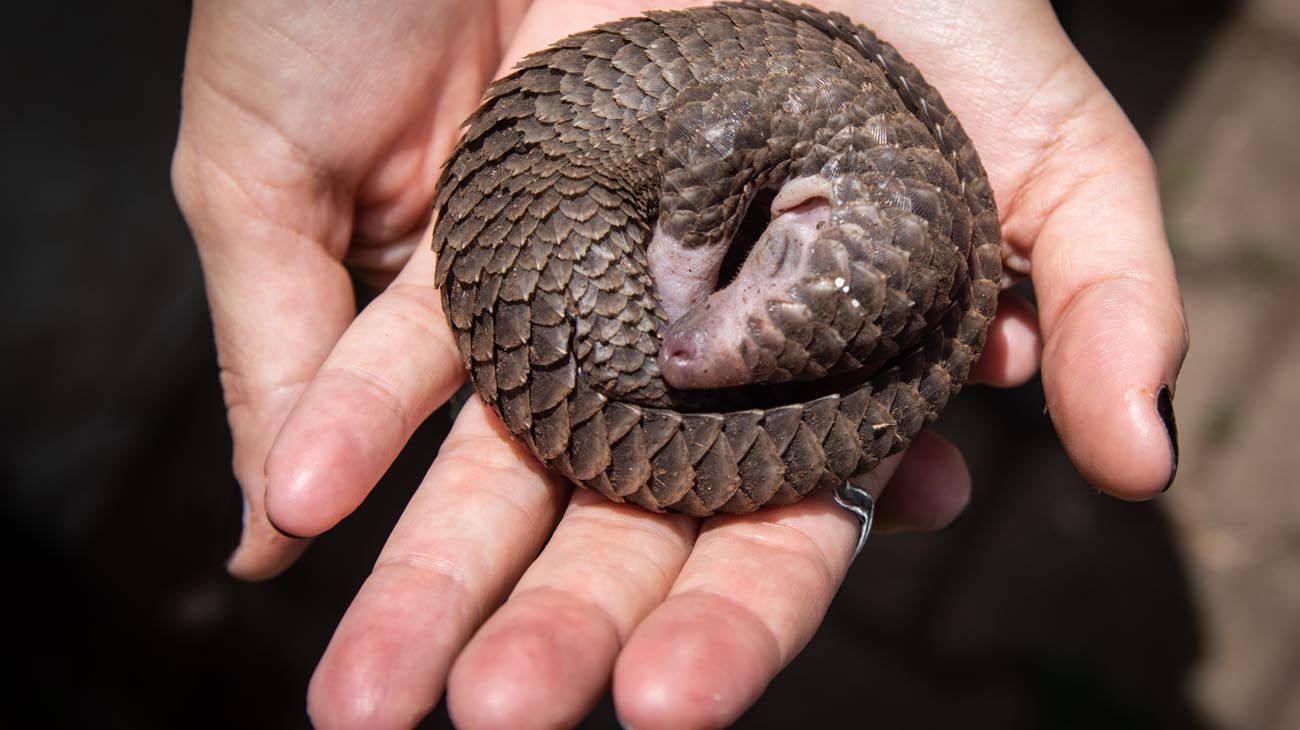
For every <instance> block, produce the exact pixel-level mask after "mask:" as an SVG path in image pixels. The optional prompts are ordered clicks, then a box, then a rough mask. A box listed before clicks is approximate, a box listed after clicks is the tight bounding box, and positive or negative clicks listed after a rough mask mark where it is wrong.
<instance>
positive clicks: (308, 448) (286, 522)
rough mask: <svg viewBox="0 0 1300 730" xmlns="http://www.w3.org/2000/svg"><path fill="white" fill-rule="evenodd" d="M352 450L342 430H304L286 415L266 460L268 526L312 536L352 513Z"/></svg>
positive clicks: (354, 501) (356, 497) (356, 500)
mask: <svg viewBox="0 0 1300 730" xmlns="http://www.w3.org/2000/svg"><path fill="white" fill-rule="evenodd" d="M354 452H355V448H354V445H353V444H352V443H351V439H350V438H349V435H348V434H347V433H346V431H340V430H338V429H328V428H309V429H303V428H302V427H301V426H300V425H299V424H297V423H295V419H294V418H293V416H290V418H289V421H288V422H287V423H286V424H285V428H284V429H283V430H282V431H281V433H280V436H279V437H278V438H277V439H276V442H275V445H274V446H272V447H271V453H270V455H269V456H268V457H267V460H266V513H267V519H268V521H269V522H270V524H271V525H272V526H273V527H274V528H275V529H276V530H279V531H280V532H281V533H283V534H285V535H288V536H291V537H293V536H315V535H319V534H321V533H323V532H325V531H326V530H328V529H330V528H331V527H333V526H334V525H335V524H337V523H338V521H339V520H341V519H342V518H343V517H344V516H345V515H347V514H348V513H349V512H351V511H352V510H353V509H356V507H357V505H358V504H359V503H360V501H359V499H360V495H356V494H355V490H353V489H349V487H350V486H351V485H352V484H354V483H356V482H355V477H354V475H353V472H354V471H355V461H352V460H349V459H348V456H349V455H350V454H353V453H354ZM367 486H368V485H367ZM362 495H364V492H362Z"/></svg>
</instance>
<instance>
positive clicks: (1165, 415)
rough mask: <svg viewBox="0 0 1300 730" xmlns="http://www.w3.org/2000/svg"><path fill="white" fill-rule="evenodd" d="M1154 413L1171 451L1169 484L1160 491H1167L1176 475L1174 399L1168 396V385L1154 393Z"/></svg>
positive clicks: (1176, 444)
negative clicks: (1166, 435) (1167, 436)
mask: <svg viewBox="0 0 1300 730" xmlns="http://www.w3.org/2000/svg"><path fill="white" fill-rule="evenodd" d="M1156 413H1159V414H1160V420H1161V421H1163V422H1164V424H1165V433H1167V434H1169V448H1170V450H1172V451H1173V460H1174V463H1173V464H1172V465H1171V466H1170V467H1169V482H1168V483H1167V484H1165V488H1164V490H1162V491H1169V487H1171V486H1173V483H1174V476H1175V475H1176V474H1178V422H1177V421H1176V420H1175V419H1174V397H1173V396H1172V395H1171V394H1170V390H1169V386H1168V385H1162V386H1160V391H1159V392H1158V393H1156Z"/></svg>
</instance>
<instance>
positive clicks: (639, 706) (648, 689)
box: [613, 592, 781, 730]
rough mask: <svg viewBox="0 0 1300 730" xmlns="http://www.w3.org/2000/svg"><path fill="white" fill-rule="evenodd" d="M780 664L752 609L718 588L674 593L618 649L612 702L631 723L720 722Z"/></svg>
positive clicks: (739, 710) (645, 727)
mask: <svg viewBox="0 0 1300 730" xmlns="http://www.w3.org/2000/svg"><path fill="white" fill-rule="evenodd" d="M720 604H726V605H720ZM780 668H781V658H780V649H779V647H778V646H777V642H776V640H775V639H774V638H773V637H772V635H771V633H770V632H769V631H767V630H766V629H765V628H764V626H763V624H762V621H761V620H760V619H758V618H757V617H756V616H754V615H752V614H750V613H748V612H745V611H741V610H737V607H736V606H734V605H731V604H727V602H726V601H725V599H722V598H720V597H718V596H711V595H708V594H704V593H699V592H696V593H692V594H679V595H677V596H674V598H673V599H672V602H671V603H670V604H665V605H664V606H663V607H662V608H661V609H660V610H659V611H656V612H655V613H654V614H652V615H651V616H650V617H649V618H648V619H647V620H646V621H645V622H644V623H643V624H642V625H641V626H640V627H638V629H637V631H636V633H635V634H633V636H632V639H631V640H630V641H629V642H628V645H627V646H626V647H625V648H624V650H623V653H622V654H620V655H619V658H618V662H617V664H616V665H615V668H614V685H613V694H614V706H615V710H616V712H617V713H618V717H619V721H620V722H621V723H623V725H624V727H631V728H636V729H637V730H655V729H656V728H686V727H726V726H728V725H730V724H731V723H733V722H735V721H736V720H737V719H738V718H739V717H740V716H741V714H743V713H744V711H745V710H746V709H747V708H748V707H749V706H750V705H751V704H753V703H754V702H755V701H756V700H757V699H758V697H759V695H761V694H762V692H763V689H765V688H766V686H767V684H768V682H769V681H770V679H771V677H772V676H775V674H776V672H777V671H778V670H779V669H780Z"/></svg>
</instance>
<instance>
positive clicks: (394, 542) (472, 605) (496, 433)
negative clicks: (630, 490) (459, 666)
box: [307, 399, 568, 728]
mask: <svg viewBox="0 0 1300 730" xmlns="http://www.w3.org/2000/svg"><path fill="white" fill-rule="evenodd" d="M567 495H568V488H567V487H566V486H565V485H564V484H563V482H562V481H560V480H558V479H556V478H555V477H553V476H550V475H549V474H547V473H546V472H545V471H544V470H542V469H541V467H540V466H539V465H538V464H537V463H536V462H535V461H534V460H533V459H532V458H531V457H528V456H526V455H525V454H524V453H523V452H522V451H521V450H520V448H519V447H518V446H516V445H515V444H514V443H513V442H512V441H511V440H510V439H509V436H508V434H507V433H506V431H505V428H504V426H502V425H501V423H500V421H498V420H497V419H496V418H495V417H493V416H491V414H488V413H486V412H485V411H484V409H483V407H482V405H481V404H480V403H479V402H478V400H477V399H472V400H470V401H469V402H468V403H467V404H466V405H465V408H464V409H463V410H462V411H461V414H460V416H459V417H458V418H457V419H456V423H455V425H454V426H453V428H452V431H451V433H450V434H448V436H447V439H446V441H445V442H444V444H443V447H442V451H441V452H440V453H439V455H438V458H437V459H436V460H435V461H434V464H433V466H432V467H431V468H430V470H429V473H428V475H427V476H426V477H425V479H424V481H423V483H422V484H421V485H420V488H419V490H418V491H417V492H416V494H415V496H414V497H413V498H412V499H411V503H410V504H409V505H408V506H407V509H406V511H405V512H404V513H403V514H402V518H401V519H400V520H399V521H398V524H397V526H396V528H395V529H394V530H393V534H392V535H391V536H390V538H389V540H388V544H387V545H385V546H384V549H383V551H382V552H381V554H380V556H379V559H378V561H377V562H376V564H375V568H374V570H373V572H372V573H371V575H370V577H369V578H367V579H366V582H365V584H364V585H363V586H362V587H361V590H360V591H359V592H358V594H357V597H356V599H355V600H354V601H353V602H352V605H351V606H350V607H349V608H348V610H347V613H346V614H345V615H344V617H343V620H342V621H341V622H340V623H339V627H338V629H337V630H336V631H335V633H334V637H333V639H331V641H330V644H329V647H328V648H327V649H326V650H325V654H324V656H323V657H322V658H321V661H320V664H319V665H318V666H317V668H316V673H315V674H314V675H313V676H312V680H311V685H310V687H309V689H308V696H307V708H308V713H309V714H310V716H311V719H312V722H313V723H314V724H315V726H316V727H320V728H351V727H356V728H390V727H391V728H406V727H411V726H413V725H415V724H416V723H417V722H418V721H419V719H420V718H421V717H423V716H424V715H425V714H427V713H428V712H429V710H430V709H431V708H432V707H433V706H434V705H435V704H436V703H437V701H438V698H439V696H441V694H442V690H443V686H444V683H445V679H446V676H447V670H448V668H449V667H450V666H451V661H452V658H453V657H454V656H455V655H456V654H457V652H459V651H460V649H461V647H462V646H463V645H464V644H465V642H466V641H467V640H468V639H469V637H470V634H471V633H472V632H473V631H474V629H475V628H476V627H477V626H478V625H479V624H480V623H482V621H483V620H484V619H485V618H486V617H487V615H488V614H489V613H490V612H491V611H492V610H493V608H495V606H496V605H497V603H498V602H499V601H500V600H501V597H502V596H503V595H504V594H505V592H506V589H507V587H508V586H510V585H512V584H513V583H514V581H515V580H516V579H517V577H518V576H519V574H520V573H522V572H523V570H524V568H525V567H526V566H527V565H528V563H529V562H530V561H531V560H532V559H533V557H534V556H535V555H536V554H537V551H538V550H539V549H540V548H541V545H542V543H543V541H544V540H545V538H546V536H547V535H548V534H549V533H550V531H551V529H552V527H553V526H554V524H555V520H556V519H557V518H558V515H559V509H560V505H561V504H563V503H564V501H565V498H566V497H567ZM467 516H472V519H467Z"/></svg>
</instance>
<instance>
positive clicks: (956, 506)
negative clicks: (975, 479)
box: [875, 430, 971, 532]
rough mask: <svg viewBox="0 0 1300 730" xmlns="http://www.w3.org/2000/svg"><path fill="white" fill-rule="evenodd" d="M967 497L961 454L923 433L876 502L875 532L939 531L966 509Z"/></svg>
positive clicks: (968, 482) (968, 480)
mask: <svg viewBox="0 0 1300 730" xmlns="http://www.w3.org/2000/svg"><path fill="white" fill-rule="evenodd" d="M970 495H971V478H970V471H969V470H968V469H967V468H966V460H965V459H964V458H962V455H961V451H960V450H958V449H957V447H956V446H953V445H952V443H951V442H950V441H948V440H947V439H945V438H944V437H942V436H940V435H938V434H936V433H934V432H933V431H928V430H927V431H922V432H921V433H920V434H919V435H917V437H916V438H915V439H913V441H912V445H911V446H910V447H908V449H907V452H906V453H905V454H904V455H903V459H902V462H901V463H900V464H899V465H898V471H896V472H895V473H894V478H893V479H890V480H889V488H888V489H886V490H884V491H883V492H882V493H881V494H880V497H879V498H878V499H877V500H876V521H875V524H876V527H875V529H876V530H877V531H879V532H892V531H895V530H925V531H931V530H941V529H943V528H945V527H947V526H948V525H949V524H951V523H952V521H953V520H955V519H957V517H958V515H960V514H961V513H962V511H963V510H965V509H966V505H967V504H969V503H970Z"/></svg>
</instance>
